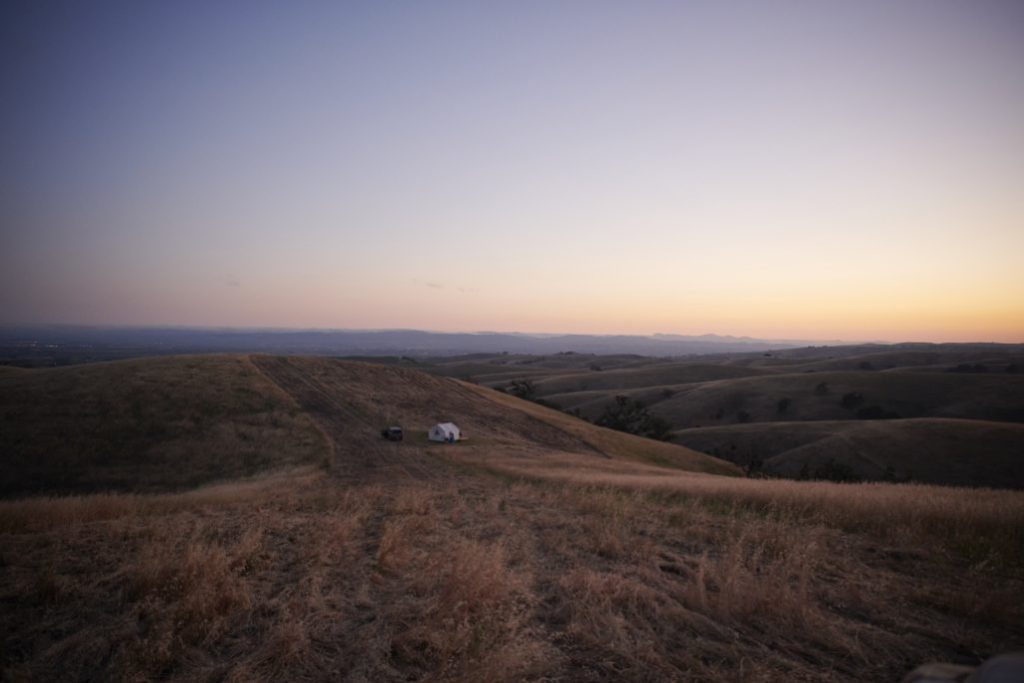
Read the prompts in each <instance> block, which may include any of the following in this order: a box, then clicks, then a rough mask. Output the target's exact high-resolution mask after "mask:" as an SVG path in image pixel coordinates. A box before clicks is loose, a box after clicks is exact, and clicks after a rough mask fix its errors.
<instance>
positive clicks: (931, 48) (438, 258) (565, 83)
mask: <svg viewBox="0 0 1024 683" xmlns="http://www.w3.org/2000/svg"><path fill="white" fill-rule="evenodd" d="M0 53H2V54H0V57H2V60H0V87H2V102H3V106H2V107H0V254H2V255H0V324H18V323H82V324H132V325H135V324H145V325H163V324H173V325H207V326H209V325H212V326H276V327H329V328H394V327H403V328H421V329H431V330H443V331H473V330H496V331H521V332H592V333H654V332H664V333H680V334H700V333H707V332H714V333H720V334H738V335H752V336H758V337H766V338H800V339H845V340H851V341H854V340H866V339H871V340H879V339H884V340H889V341H902V340H934V341H955V340H963V341H967V340H970V341H975V340H978V341H1017V342H1020V341H1024V3H1020V2H1014V1H1010V0H1008V1H1006V2H988V1H985V0H971V1H961V2H943V1H941V0H922V1H912V0H908V1H893V0H884V1H881V2H828V1H819V0H815V1H807V2H772V3H769V2H750V3H746V2H744V3H730V2H708V3H683V2H665V3H654V2H651V3H644V2H614V3H599V2H578V3H577V2H508V3H489V2H465V3H449V2H444V3H442V2H438V3H401V2H394V3H392V2H387V3H385V2H367V3H343V2H317V3H301V2H296V3H285V2H281V3H259V2H238V3H231V2H138V1H135V0H132V1H125V2H77V1H76V2H64V3H61V2H46V1H43V2H35V1H26V2H12V3H4V4H3V8H2V9H0Z"/></svg>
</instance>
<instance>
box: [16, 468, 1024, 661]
mask: <svg viewBox="0 0 1024 683" xmlns="http://www.w3.org/2000/svg"><path fill="white" fill-rule="evenodd" d="M552 457H555V458H556V459H557V456H552ZM562 457H563V458H565V457H569V456H562ZM572 457H579V456H572ZM592 460H593V461H594V462H600V463H601V464H602V468H601V469H597V470H595V471H594V473H593V475H592V476H590V477H582V476H579V472H578V469H579V468H580V467H584V466H585V465H580V464H579V463H577V465H576V467H577V476H575V477H567V476H562V475H564V474H565V473H564V472H561V471H560V469H559V468H560V467H563V466H564V463H563V464H561V465H552V467H550V468H548V469H547V470H546V471H545V472H540V471H530V472H528V473H527V474H524V473H522V472H518V473H517V474H515V476H514V477H508V476H505V477H501V478H498V477H492V476H487V475H486V474H473V473H472V470H467V471H466V472H464V473H463V474H459V475H453V476H452V478H451V479H449V480H447V481H444V482H440V481H415V480H409V479H405V480H397V481H393V482H389V483H375V484H374V483H366V484H359V483H352V482H348V483H343V482H342V481H340V480H338V479H336V478H334V477H332V476H331V475H329V474H324V473H323V472H306V473H299V474H296V475H295V476H284V475H281V476H277V477H275V478H272V479H268V480H264V481H252V482H248V483H242V484H239V485H237V486H230V485H225V486H219V487H210V488H207V489H204V490H199V491H195V492H191V493H184V494H164V495H156V496H89V497H84V498H74V499H51V500H26V501H20V502H10V503H6V504H4V505H3V506H0V529H2V531H0V601H2V603H3V605H4V606H5V609H4V612H3V614H2V616H0V643H2V645H3V648H2V653H3V654H2V660H0V666H2V667H3V675H4V677H6V678H8V679H11V680H19V679H23V680H34V679H48V680H81V679H85V678H105V679H118V680H119V679H133V680H143V679H152V678H165V679H168V680H200V679H202V680H207V679H210V678H219V679H224V680H234V681H260V680H282V679H288V680H307V679H309V680H322V679H324V678H342V679H357V680H409V679H431V680H466V681H469V680H509V681H511V680H524V679H527V680H530V679H548V680H550V679H560V680H561V679H571V680H607V679H618V680H664V679H676V680H679V679H682V680H699V681H733V680H754V681H757V680H762V681H772V680H780V679H786V680H797V681H801V680H803V681H819V680H836V681H861V680H896V679H898V678H899V677H900V676H901V675H902V674H903V673H905V672H906V671H908V670H909V669H911V668H913V666H915V665H916V664H918V663H920V662H922V661H926V660H929V659H943V660H953V661H967V662H971V661H978V660H980V659H981V658H984V657H986V656H988V655H990V654H992V653H994V652H999V651H1003V650H1006V649H1008V648H1012V647H1020V646H1021V645H1022V644H1024V629H1022V627H1021V623H1024V621H1022V620H1024V610H1022V608H1021V605H1020V602H1019V600H1016V599H1014V598H1015V596H1019V595H1020V594H1022V591H1024V580H1022V577H1021V575H1020V572H1019V571H1009V569H1008V567H1007V565H1006V563H1005V562H997V561H994V560H993V559H992V558H991V557H988V558H986V559H982V560H978V561H973V560H968V559H965V558H964V557H963V556H962V555H958V554H956V553H953V552H950V550H949V542H950V541H951V540H954V539H956V538H958V537H959V534H952V535H949V534H944V533H939V532H937V531H936V529H935V525H939V524H941V523H942V520H945V523H951V522H955V521H956V518H957V515H965V521H964V522H963V524H965V525H967V526H970V525H972V524H975V525H977V524H981V525H982V526H984V527H989V528H995V527H997V526H998V525H1010V526H1012V527H1014V528H1015V529H1019V528H1020V518H1019V516H1018V515H1019V514H1020V511H1021V500H1020V498H1021V496H1020V494H1006V495H1003V494H1004V493H1005V492H977V491H975V492H968V491H954V492H953V494H954V495H953V503H954V505H953V507H949V506H948V504H947V506H945V507H944V506H942V505H935V506H932V505H930V504H927V503H925V502H924V500H923V499H925V498H928V497H929V496H931V495H933V494H934V493H935V490H933V489H930V488H927V487H893V486H890V487H886V486H883V485H879V486H866V487H865V486H839V485H824V484H807V485H802V486H801V485H799V484H793V486H792V487H790V486H788V485H787V484H789V483H788V482H770V481H769V482H757V481H752V482H747V481H745V480H734V479H726V478H720V477H713V476H706V475H691V476H689V477H688V478H686V479H685V481H684V480H683V478H681V477H678V476H675V475H671V474H664V473H662V474H660V475H659V474H656V473H655V472H658V471H660V472H665V471H664V470H659V469H658V468H654V467H649V466H642V465H633V467H636V468H638V471H637V473H636V474H635V479H632V480H631V479H628V478H627V477H626V474H625V473H624V472H618V473H614V472H610V471H609V470H611V469H613V468H614V467H615V466H614V465H612V466H609V464H608V462H609V461H607V460H605V459H602V458H598V457H597V456H593V457H592ZM502 467H504V468H507V470H508V471H509V472H512V471H513V470H514V468H511V467H509V466H508V463H502ZM555 475H558V476H555ZM748 484H749V486H748ZM940 491H945V490H942V489H940ZM971 494H973V496H974V497H973V498H971ZM989 495H991V496H993V498H992V499H991V500H990V501H986V498H987V497H988V496H989ZM915 498H916V500H915ZM948 502H949V501H948V500H947V503H948ZM882 505H886V506H891V509H890V518H891V519H890V521H891V524H890V527H892V528H887V527H886V526H884V525H881V524H879V523H878V521H879V520H878V517H877V514H876V513H875V512H872V511H871V510H872V508H876V507H879V506H882ZM50 509H52V510H50ZM48 510H49V511H48ZM33 520H35V521H33ZM982 520H984V522H983V523H982ZM897 527H898V528H897ZM1018 533H1019V532H1018ZM1011 535H1012V534H1011ZM990 549H991V548H990ZM1018 569H1019V565H1018ZM965 584H966V585H970V587H971V589H970V591H966V592H965V591H964V590H963V589H962V588H963V586H964V585H965Z"/></svg>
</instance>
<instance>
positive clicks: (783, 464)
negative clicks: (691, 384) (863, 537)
mask: <svg viewBox="0 0 1024 683" xmlns="http://www.w3.org/2000/svg"><path fill="white" fill-rule="evenodd" d="M673 441H674V442H676V443H680V444H683V445H686V446H689V447H690V448H694V449H697V450H700V451H703V452H706V453H712V454H714V455H717V456H719V457H722V458H726V459H728V460H730V461H732V462H735V463H737V464H738V465H741V466H743V467H748V468H749V467H751V466H752V465H753V469H755V470H757V471H760V472H763V473H764V474H768V475H772V476H782V477H790V478H800V477H804V478H810V477H818V476H827V477H828V478H849V479H858V480H868V481H870V480H886V479H888V480H895V481H905V480H911V481H918V482H922V483H928V484H943V485H947V486H985V487H992V488H1024V451H1022V449H1021V446H1022V444H1024V425H1021V424H1013V423H1006V422H990V421H984V420H960V419H951V418H914V419H906V420H869V421H849V420H847V421H820V422H768V423H758V424H743V425H730V426H725V427H701V428H695V429H684V430H680V431H678V432H676V433H675V434H674V436H673Z"/></svg>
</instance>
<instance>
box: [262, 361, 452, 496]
mask: <svg viewBox="0 0 1024 683" xmlns="http://www.w3.org/2000/svg"><path fill="white" fill-rule="evenodd" d="M252 363H253V365H254V366H255V367H256V369H257V370H259V371H260V372H261V373H262V374H263V376H264V377H266V378H267V379H268V380H270V381H271V382H273V383H274V384H275V385H277V387H278V388H280V389H281V390H282V391H284V392H285V393H286V394H288V395H289V396H291V397H292V398H293V399H294V400H295V402H296V403H298V405H299V406H300V407H301V408H302V409H303V410H304V411H305V412H306V413H307V414H308V415H309V416H310V417H311V418H312V419H313V420H314V421H315V422H316V423H317V425H319V427H320V428H321V429H322V430H323V431H324V433H325V434H326V435H327V437H328V438H329V439H330V440H331V442H332V444H333V447H334V461H333V463H332V471H333V472H335V473H336V475H337V476H339V477H340V478H342V479H349V480H353V481H374V480H377V481H386V480H389V479H391V478H393V477H399V478H403V479H404V478H412V479H436V478H439V477H440V476H442V474H443V472H444V471H445V470H446V469H447V468H446V466H445V465H444V463H442V462H440V461H438V460H436V459H434V458H430V460H427V457H429V456H426V455H425V453H424V449H422V448H419V447H417V446H416V445H414V444H410V443H404V442H399V443H394V442H390V441H385V440H384V439H382V438H380V435H379V433H378V430H379V429H380V426H379V425H377V424H376V423H375V422H374V420H373V418H372V416H370V415H367V414H365V413H364V412H363V411H362V410H360V409H359V408H358V407H356V406H355V405H352V404H349V403H347V402H346V401H345V399H344V397H343V396H339V395H338V394H337V392H332V391H330V390H329V388H328V387H326V386H325V385H324V384H323V383H322V382H320V381H318V379H317V378H316V376H314V375H310V374H309V372H308V371H307V370H306V369H304V368H299V367H296V366H295V365H293V364H292V363H290V362H289V359H287V358H281V357H273V356H254V357H253V358H252Z"/></svg>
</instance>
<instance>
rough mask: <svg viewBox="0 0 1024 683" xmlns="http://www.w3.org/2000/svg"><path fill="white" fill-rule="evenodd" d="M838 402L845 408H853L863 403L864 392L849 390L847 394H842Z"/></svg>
mask: <svg viewBox="0 0 1024 683" xmlns="http://www.w3.org/2000/svg"><path fill="white" fill-rule="evenodd" d="M839 403H840V405H842V406H843V407H844V408H846V409H847V410H853V409H854V408H856V407H857V406H859V405H861V404H862V403H864V394H862V393H860V392H857V391H851V392H849V393H848V394H843V398H842V399H841V400H840V401H839Z"/></svg>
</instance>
